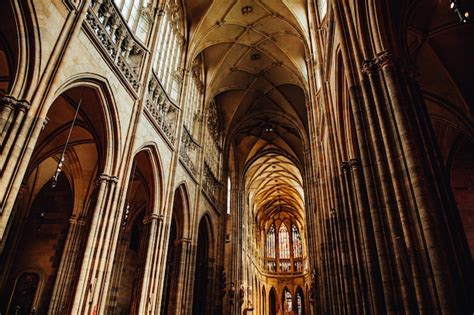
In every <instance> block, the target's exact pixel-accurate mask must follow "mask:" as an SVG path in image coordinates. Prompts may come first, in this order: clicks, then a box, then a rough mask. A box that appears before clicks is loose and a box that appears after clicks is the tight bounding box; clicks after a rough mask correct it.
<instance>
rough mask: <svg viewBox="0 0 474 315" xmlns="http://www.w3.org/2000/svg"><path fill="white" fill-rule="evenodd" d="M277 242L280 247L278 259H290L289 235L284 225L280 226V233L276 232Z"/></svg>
mask: <svg viewBox="0 0 474 315" xmlns="http://www.w3.org/2000/svg"><path fill="white" fill-rule="evenodd" d="M278 240H279V245H280V259H289V258H290V234H288V229H287V228H286V225H285V224H282V225H280V231H278Z"/></svg>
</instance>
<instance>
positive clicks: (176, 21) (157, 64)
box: [153, 1, 185, 102]
mask: <svg viewBox="0 0 474 315" xmlns="http://www.w3.org/2000/svg"><path fill="white" fill-rule="evenodd" d="M162 14H163V15H162V18H161V22H160V28H159V34H158V47H157V52H156V56H155V61H154V64H153V70H154V73H155V75H156V76H157V77H158V80H159V82H160V83H161V86H162V87H163V88H164V90H165V91H166V93H167V95H168V96H169V97H170V98H171V99H172V100H173V101H175V102H176V101H178V97H179V88H180V86H181V82H182V73H181V70H180V69H181V63H182V59H183V58H182V57H183V50H184V49H183V47H184V43H185V38H184V26H183V21H184V20H183V17H182V16H183V14H182V10H181V7H180V5H179V4H178V3H174V1H169V2H168V3H167V5H166V7H165V10H164V12H163V13H162Z"/></svg>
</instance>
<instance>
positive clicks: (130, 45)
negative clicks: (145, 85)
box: [85, 0, 146, 91]
mask: <svg viewBox="0 0 474 315" xmlns="http://www.w3.org/2000/svg"><path fill="white" fill-rule="evenodd" d="M86 22H87V23H85V24H86V25H87V26H88V28H89V30H90V31H91V32H92V33H93V34H94V35H95V37H96V39H97V40H98V42H99V43H100V45H101V46H102V49H103V51H104V52H105V53H106V55H107V57H108V59H109V62H111V63H112V64H113V65H115V67H116V68H117V69H118V70H119V72H120V73H121V74H122V75H123V77H124V78H125V79H126V81H127V82H128V83H129V84H130V86H131V87H132V88H133V89H134V90H135V91H138V88H139V86H140V85H139V80H138V76H139V71H140V66H141V64H142V61H143V57H144V55H145V51H146V48H145V47H144V46H143V44H141V43H140V42H139V40H138V39H136V38H135V36H134V34H133V33H132V32H131V31H130V29H129V28H128V26H127V22H126V21H125V20H124V19H123V17H122V15H121V14H120V12H119V10H118V9H117V7H116V6H115V4H114V3H113V1H112V0H92V1H91V5H90V7H89V9H88V10H87V14H86Z"/></svg>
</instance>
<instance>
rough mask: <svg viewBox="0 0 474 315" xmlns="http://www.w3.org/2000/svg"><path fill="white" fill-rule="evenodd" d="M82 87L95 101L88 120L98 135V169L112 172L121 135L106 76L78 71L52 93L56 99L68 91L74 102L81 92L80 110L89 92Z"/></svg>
mask: <svg viewBox="0 0 474 315" xmlns="http://www.w3.org/2000/svg"><path fill="white" fill-rule="evenodd" d="M84 89H86V91H92V92H93V94H92V93H91V94H90V95H89V96H90V97H93V98H94V99H95V101H96V108H95V109H91V110H90V111H91V114H90V115H89V120H90V121H91V123H93V125H94V126H96V128H95V129H96V130H95V134H96V135H97V136H99V137H98V138H99V143H100V151H101V155H102V163H101V168H100V171H101V172H102V173H106V174H112V173H114V171H115V169H116V168H117V167H118V163H119V161H120V159H118V156H119V154H120V148H121V147H122V143H121V138H122V137H121V126H120V119H119V114H118V112H117V108H118V106H117V103H116V100H115V97H114V94H113V92H112V88H111V86H110V84H109V82H108V80H107V78H104V77H102V76H99V75H97V74H93V73H81V74H77V75H75V76H72V77H71V78H69V79H68V80H67V81H65V82H64V83H63V84H62V85H61V86H59V87H58V88H57V90H56V91H55V93H54V96H53V97H54V99H57V98H58V97H59V96H61V95H65V93H68V94H70V95H69V98H71V99H73V100H74V101H75V102H76V104H77V103H78V101H79V99H80V98H81V96H83V97H84V102H83V105H81V108H83V109H82V110H81V111H84V106H87V99H85V97H87V96H88V94H87V93H86V92H84ZM83 93H84V94H83ZM89 101H90V100H89ZM51 105H53V103H51V104H47V105H46V106H47V108H45V109H43V111H44V110H47V111H48V110H49V108H50V107H51ZM92 113H94V114H92ZM99 126H100V127H99ZM99 128H100V129H99Z"/></svg>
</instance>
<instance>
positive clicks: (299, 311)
mask: <svg viewBox="0 0 474 315" xmlns="http://www.w3.org/2000/svg"><path fill="white" fill-rule="evenodd" d="M294 306H295V307H294V308H295V315H304V314H306V312H305V299H304V294H303V289H302V288H301V287H298V288H297V289H296V292H295V304H294Z"/></svg>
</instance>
